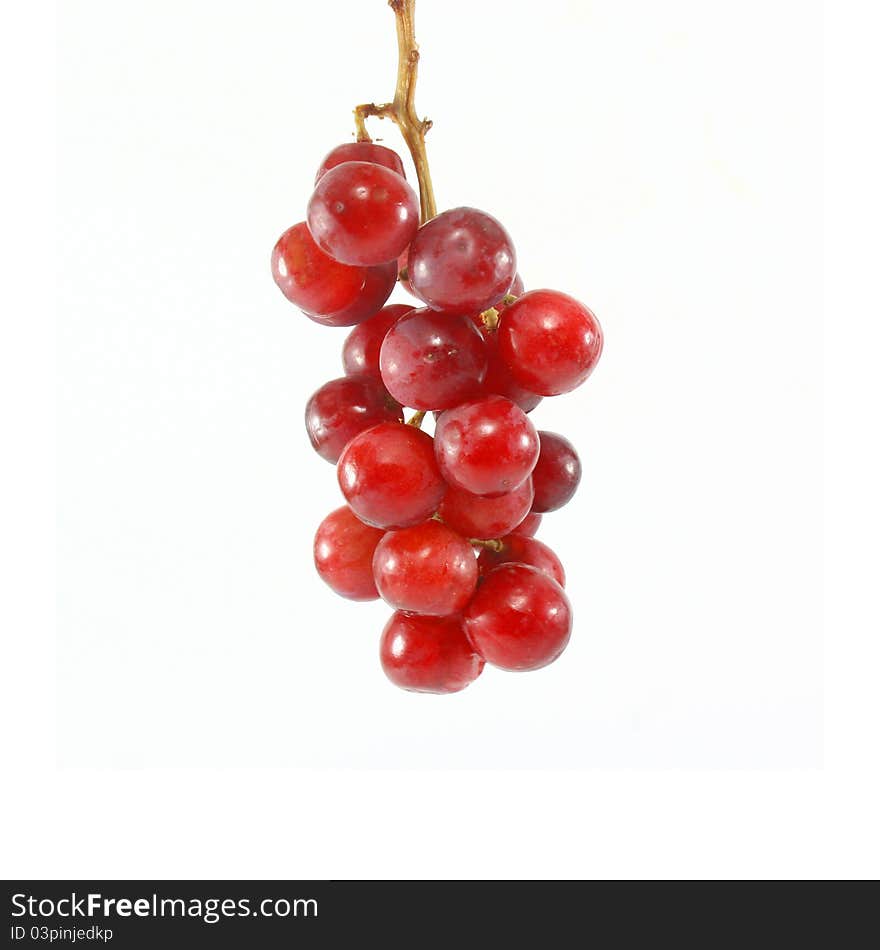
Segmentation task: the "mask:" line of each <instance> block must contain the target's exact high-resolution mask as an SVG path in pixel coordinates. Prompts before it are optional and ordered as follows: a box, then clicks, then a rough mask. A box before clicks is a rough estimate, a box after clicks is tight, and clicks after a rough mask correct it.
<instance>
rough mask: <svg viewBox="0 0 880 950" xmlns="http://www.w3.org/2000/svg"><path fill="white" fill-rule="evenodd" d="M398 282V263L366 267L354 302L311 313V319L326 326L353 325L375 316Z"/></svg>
mask: <svg viewBox="0 0 880 950" xmlns="http://www.w3.org/2000/svg"><path fill="white" fill-rule="evenodd" d="M396 283H397V265H396V264H395V263H394V262H393V261H392V262H391V263H390V264H379V265H378V266H376V267H365V268H364V286H363V289H362V290H361V292H360V296H359V297H358V298H357V300H355V301H354V303H352V304H349V306H347V307H343V309H342V310H337V311H336V312H335V313H328V314H325V315H323V316H316V315H311V314H309V315H308V316H309V317H310V319H312V320H314V321H315V323H320V324H321V325H322V326H325V327H353V326H355V325H356V324H358V323H362V322H363V321H364V320H369V319H370V318H371V317H374V316H375V315H376V314H377V313H378V312H379V310H380V309H381V308H382V305H383V304H384V303H385V301H386V300H387V299H388V298H389V297H390V296H391V292H392V291H393V290H394V286H395V284H396Z"/></svg>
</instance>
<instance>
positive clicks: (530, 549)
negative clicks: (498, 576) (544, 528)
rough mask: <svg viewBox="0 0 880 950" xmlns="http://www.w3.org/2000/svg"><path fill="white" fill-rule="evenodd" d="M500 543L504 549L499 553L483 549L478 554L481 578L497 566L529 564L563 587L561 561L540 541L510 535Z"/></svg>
mask: <svg viewBox="0 0 880 950" xmlns="http://www.w3.org/2000/svg"><path fill="white" fill-rule="evenodd" d="M501 543H502V544H503V545H504V547H503V548H502V550H500V551H493V550H491V549H490V548H484V549H483V550H482V551H481V552H480V557H479V567H480V576H481V577H485V576H486V575H487V574H488V573H489V572H490V571H492V570H494V569H495V568H496V567H498V565H499V564H529V565H531V566H532V567H536V568H538V570H539V571H543V572H544V573H545V574H548V575H549V576H550V577H552V578H553V580H554V581H556V583H557V584H559V586H560V587H565V569H564V568H563V566H562V561H560V560H559V558H558V557H557V556H556V554H554V552H553V551H552V550H551V549H550V548H548V547H547V545H546V544H544V543H543V542H542V541H538V540H537V539H536V538H527V537H524V536H523V535H520V534H511V535H508V537H506V538H502V539H501Z"/></svg>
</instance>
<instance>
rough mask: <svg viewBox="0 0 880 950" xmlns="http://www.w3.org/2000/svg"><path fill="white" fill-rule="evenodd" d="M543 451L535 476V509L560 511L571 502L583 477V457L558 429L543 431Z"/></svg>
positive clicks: (539, 434)
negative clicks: (579, 456)
mask: <svg viewBox="0 0 880 950" xmlns="http://www.w3.org/2000/svg"><path fill="white" fill-rule="evenodd" d="M538 436H539V437H540V439H541V452H540V454H539V455H538V464H537V465H536V466H535V470H534V472H532V477H533V478H534V480H535V502H534V504H533V505H532V511H535V512H539V513H540V512H546V511H556V509H557V508H561V507H562V506H563V505H565V504H568V502H569V501H571V498H572V496H573V495H574V493H575V492H576V491H577V487H578V485H579V484H580V480H581V460H580V458H578V454H577V452H576V451H575V448H574V446H573V445H572V444H571V442H569V441H568V439H566V438H565V437H564V436H561V435H559V434H558V433H557V432H539V433H538Z"/></svg>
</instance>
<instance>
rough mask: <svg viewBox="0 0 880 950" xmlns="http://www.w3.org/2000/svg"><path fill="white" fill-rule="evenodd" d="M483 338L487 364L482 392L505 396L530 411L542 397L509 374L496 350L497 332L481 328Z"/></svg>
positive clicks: (524, 410) (524, 409) (523, 409)
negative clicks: (487, 357) (521, 384)
mask: <svg viewBox="0 0 880 950" xmlns="http://www.w3.org/2000/svg"><path fill="white" fill-rule="evenodd" d="M483 339H484V340H485V341H486V351H487V353H488V356H489V365H488V368H487V369H486V378H485V379H484V380H483V392H485V393H487V394H490V395H496V396H506V397H507V398H508V399H509V400H510V401H511V402H515V403H516V404H517V405H518V406H519V407H520V409H522V411H523V412H531V411H532V410H533V409H534V408H535V406H537V405H538V403H539V402H540V401H541V399H542V398H543V397H542V396H538V395H537V394H536V393H532V392H529V391H528V390H527V389H524V388H523V387H522V386H520V384H519V383H518V382H517V381H516V380H515V379H514V378H513V376H511V374H510V370H509V369H508V368H507V364H506V363H505V362H504V360H503V359H501V354H500V353H499V351H498V332H497V331H496V330H489V329H484V330H483Z"/></svg>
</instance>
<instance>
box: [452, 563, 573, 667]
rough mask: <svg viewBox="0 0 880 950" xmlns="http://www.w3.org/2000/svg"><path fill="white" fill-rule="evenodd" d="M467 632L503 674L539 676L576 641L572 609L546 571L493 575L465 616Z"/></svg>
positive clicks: (513, 569) (511, 568)
mask: <svg viewBox="0 0 880 950" xmlns="http://www.w3.org/2000/svg"><path fill="white" fill-rule="evenodd" d="M464 621H465V630H466V631H467V635H468V639H469V640H470V641H471V643H472V644H473V646H474V649H475V650H476V651H477V653H479V654H480V656H482V657H483V659H485V660H486V662H487V663H491V664H492V665H493V666H498V667H500V668H501V669H503V670H516V671H523V670H538V669H540V668H541V667H543V666H547V665H548V664H549V663H552V662H553V661H554V660H555V659H556V658H557V657H558V656H559V654H560V653H562V651H563V650H564V649H565V647H566V644H567V643H568V641H569V638H570V637H571V624H572V615H571V604H570V603H569V601H568V598H567V597H566V596H565V591H564V590H563V589H562V588H561V587H560V586H559V584H557V583H556V581H555V580H553V578H552V577H550V575H549V574H545V573H544V572H543V571H540V570H538V568H536V567H531V566H530V565H527V564H502V565H500V566H499V567H496V568H495V570H493V571H490V572H489V574H487V575H486V577H485V578H484V579H483V582H482V584H480V586H479V587H478V588H477V592H476V594H474V597H473V600H471V602H470V604H469V605H468V607H467V610H466V611H465V613H464Z"/></svg>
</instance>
